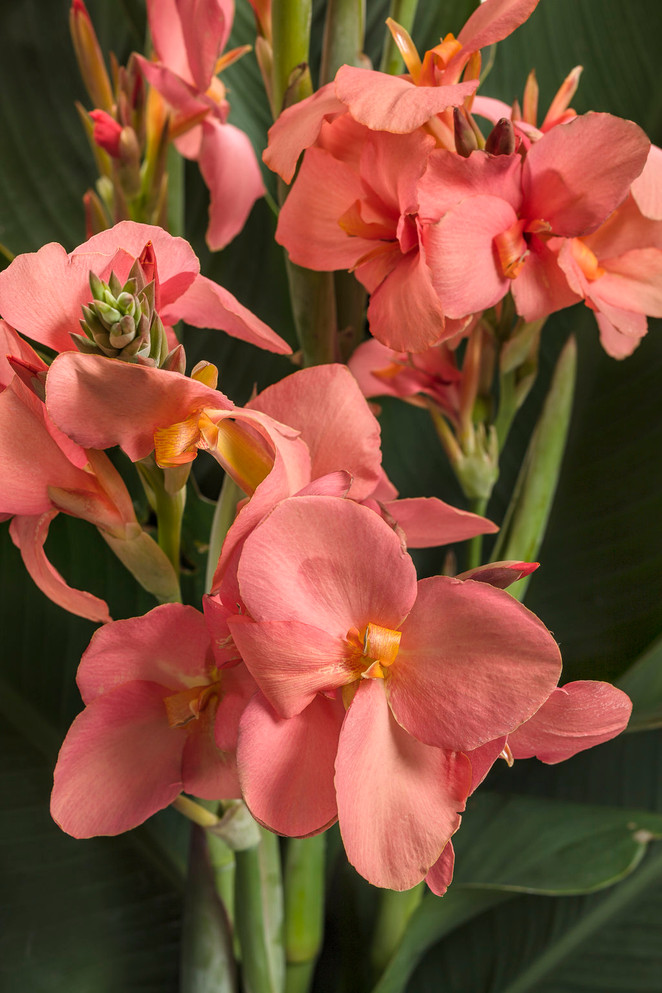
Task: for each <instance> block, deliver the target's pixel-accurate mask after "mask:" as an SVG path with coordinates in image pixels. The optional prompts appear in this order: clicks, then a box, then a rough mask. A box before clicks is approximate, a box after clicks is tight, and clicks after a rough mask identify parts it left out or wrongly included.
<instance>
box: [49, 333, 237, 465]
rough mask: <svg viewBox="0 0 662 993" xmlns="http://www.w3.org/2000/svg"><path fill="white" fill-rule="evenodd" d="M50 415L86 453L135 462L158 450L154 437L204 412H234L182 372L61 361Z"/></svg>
mask: <svg viewBox="0 0 662 993" xmlns="http://www.w3.org/2000/svg"><path fill="white" fill-rule="evenodd" d="M46 393H47V396H46V400H47V407H48V411H49V414H50V415H51V417H52V418H53V420H54V421H55V423H56V424H57V426H58V427H59V428H60V429H61V430H62V431H64V432H65V434H67V435H69V436H70V437H72V438H74V439H75V440H76V441H78V442H79V444H81V445H83V446H84V447H85V448H111V447H112V446H113V445H120V446H121V447H122V448H123V449H124V451H125V452H126V453H127V455H128V456H129V458H130V459H132V460H133V461H134V462H135V461H137V460H138V459H142V458H144V457H145V456H146V455H149V453H150V452H151V451H152V450H153V448H154V432H155V431H156V430H157V429H158V428H166V427H170V426H171V425H172V424H177V423H178V422H180V421H183V420H185V418H186V417H188V416H189V414H191V413H192V412H193V411H196V410H201V409H202V408H203V407H211V408H216V409H221V410H230V409H232V406H233V405H232V403H231V402H230V401H229V400H228V398H227V397H226V396H225V395H224V394H223V393H221V392H220V391H219V390H212V389H210V388H209V387H208V386H205V385H204V384H203V383H199V382H197V381H196V380H195V379H189V378H188V377H186V376H182V375H181V374H180V373H178V372H166V370H165V369H154V368H150V367H147V366H139V365H132V364H130V363H128V362H116V361H115V360H114V359H108V358H106V357H105V356H103V355H79V354H78V353H73V352H70V353H69V354H66V355H59V356H58V357H57V358H56V359H55V361H54V362H53V365H52V366H51V368H50V370H49V373H48V383H47V389H46Z"/></svg>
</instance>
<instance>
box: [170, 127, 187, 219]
mask: <svg viewBox="0 0 662 993" xmlns="http://www.w3.org/2000/svg"><path fill="white" fill-rule="evenodd" d="M167 169H168V231H169V232H170V234H172V235H175V237H178V238H183V237H184V226H185V213H184V159H183V158H182V156H181V155H180V154H179V152H178V151H177V149H176V148H175V146H174V145H173V144H170V146H169V148H168V165H167Z"/></svg>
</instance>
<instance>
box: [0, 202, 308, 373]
mask: <svg viewBox="0 0 662 993" xmlns="http://www.w3.org/2000/svg"><path fill="white" fill-rule="evenodd" d="M150 245H151V249H150V252H149V254H150V257H151V258H152V260H153V261H152V265H153V277H154V279H155V280H156V289H157V292H156V310H157V311H158V313H159V315H160V317H161V320H162V321H163V323H164V324H165V325H172V324H175V323H176V322H177V321H180V320H182V321H186V322H187V323H188V324H193V325H194V326H195V327H204V328H219V329H222V330H224V331H225V332H226V333H227V334H230V335H232V336H233V337H235V338H241V339H242V340H243V341H249V342H251V344H254V345H257V346H258V347H260V348H267V349H268V350H270V351H274V352H280V353H287V352H290V351H291V349H290V347H289V345H287V343H286V342H284V341H283V339H282V338H280V337H279V336H278V335H277V334H275V333H274V332H273V331H272V330H271V328H269V327H267V325H266V324H264V323H263V322H262V321H261V320H259V318H257V317H256V316H255V315H254V314H252V313H251V312H250V311H249V310H247V309H246V307H243V306H242V305H241V304H240V303H239V301H238V300H236V299H235V297H234V296H233V295H232V294H231V293H229V292H228V291H227V290H225V289H223V287H222V286H219V285H218V284H217V283H214V282H212V280H210V279H207V278H206V277H205V276H202V275H200V263H199V261H198V258H197V256H196V255H195V253H194V252H193V249H192V248H191V246H190V245H189V244H188V242H186V241H184V239H183V238H173V237H172V235H169V234H167V232H165V231H164V230H163V229H162V228H159V227H154V226H153V225H151V224H136V223H134V222H133V221H121V222H120V223H119V224H116V225H115V226H114V227H113V228H110V229H109V230H108V231H102V232H101V233H100V234H98V235H95V236H94V237H93V238H90V239H89V241H86V242H84V244H82V245H79V246H78V248H75V249H74V251H73V252H70V253H69V254H67V252H66V251H65V249H64V248H63V247H62V246H61V245H58V244H57V243H56V242H51V243H50V244H48V245H44V247H43V248H41V249H40V250H39V251H38V252H33V253H29V254H26V255H19V256H17V257H16V258H15V259H14V261H13V262H12V263H11V264H10V265H9V266H8V267H7V268H6V269H5V270H4V271H3V272H1V273H0V313H1V314H2V316H3V317H4V319H5V320H6V321H7V322H8V323H9V324H10V325H12V327H14V328H16V330H17V331H20V332H21V333H22V334H24V335H25V336H26V337H28V338H31V339H33V340H35V341H38V342H41V344H43V345H47V346H48V347H49V348H53V349H54V350H55V351H57V352H61V351H66V350H70V349H73V348H74V344H73V342H72V340H71V337H70V336H71V334H72V332H73V333H76V332H78V331H80V318H81V316H82V313H81V307H82V306H83V305H84V304H88V303H90V302H91V298H92V292H91V290H90V286H89V275H90V272H94V273H95V274H96V275H97V276H99V277H100V278H101V279H103V280H107V279H108V277H109V276H110V273H111V272H114V273H115V275H116V276H117V277H118V279H119V280H120V281H121V282H124V280H126V278H127V277H128V275H129V272H130V270H131V267H132V265H133V264H134V262H135V260H136V259H138V258H140V257H141V256H142V255H143V252H144V250H145V246H150ZM175 343H176V339H175Z"/></svg>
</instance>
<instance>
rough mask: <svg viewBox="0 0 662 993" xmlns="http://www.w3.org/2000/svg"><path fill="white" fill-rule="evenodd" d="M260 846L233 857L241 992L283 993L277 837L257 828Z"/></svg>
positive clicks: (281, 898) (281, 895)
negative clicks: (259, 835)
mask: <svg viewBox="0 0 662 993" xmlns="http://www.w3.org/2000/svg"><path fill="white" fill-rule="evenodd" d="M260 834H261V840H260V844H259V845H256V846H255V847H254V848H248V849H246V850H245V851H242V852H237V853H236V855H235V926H236V932H237V937H238V939H239V945H240V948H241V962H242V970H241V971H242V982H243V988H244V993H283V989H284V985H285V951H284V948H283V886H282V880H281V868H280V851H279V843H278V838H277V837H276V835H275V834H272V833H271V832H270V831H267V830H265V829H264V828H260Z"/></svg>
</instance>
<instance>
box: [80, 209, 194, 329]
mask: <svg viewBox="0 0 662 993" xmlns="http://www.w3.org/2000/svg"><path fill="white" fill-rule="evenodd" d="M148 242H151V243H152V247H153V248H154V254H155V255H156V261H157V266H158V273H159V283H160V291H161V292H160V307H161V308H162V309H163V311H164V313H166V314H167V307H168V305H169V304H171V303H173V302H174V301H175V300H177V299H178V297H180V296H181V295H182V293H184V291H185V290H187V289H188V287H189V286H191V284H192V283H193V281H194V280H195V278H196V276H197V275H198V273H199V271H200V262H199V260H198V257H197V255H196V254H195V252H194V251H193V249H192V248H191V246H190V245H189V243H188V241H185V240H184V238H175V237H173V235H171V234H168V232H167V231H164V230H163V228H160V227H157V226H156V225H154V224H137V223H136V222H135V221H120V222H119V224H116V225H115V226H114V227H112V228H109V229H108V230H107V231H101V232H100V233H99V234H96V235H94V237H92V238H90V239H89V240H88V241H86V242H84V243H83V244H82V245H79V246H78V248H76V249H74V251H73V252H72V260H73V259H79V258H81V257H85V256H86V255H89V254H92V253H96V252H99V253H102V254H106V255H114V254H115V252H116V251H117V250H118V249H123V250H124V252H126V253H128V255H129V256H131V257H132V258H134V259H137V258H139V257H140V255H141V253H142V250H143V248H144V247H145V245H146V244H147V243H148ZM90 268H92V265H91V264H90ZM94 271H95V272H97V269H96V268H95V270H94ZM99 274H100V273H99ZM88 299H89V294H88ZM164 313H162V314H161V317H162V318H163V321H164V323H166V324H168V323H170V322H169V320H168V318H167V316H164Z"/></svg>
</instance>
